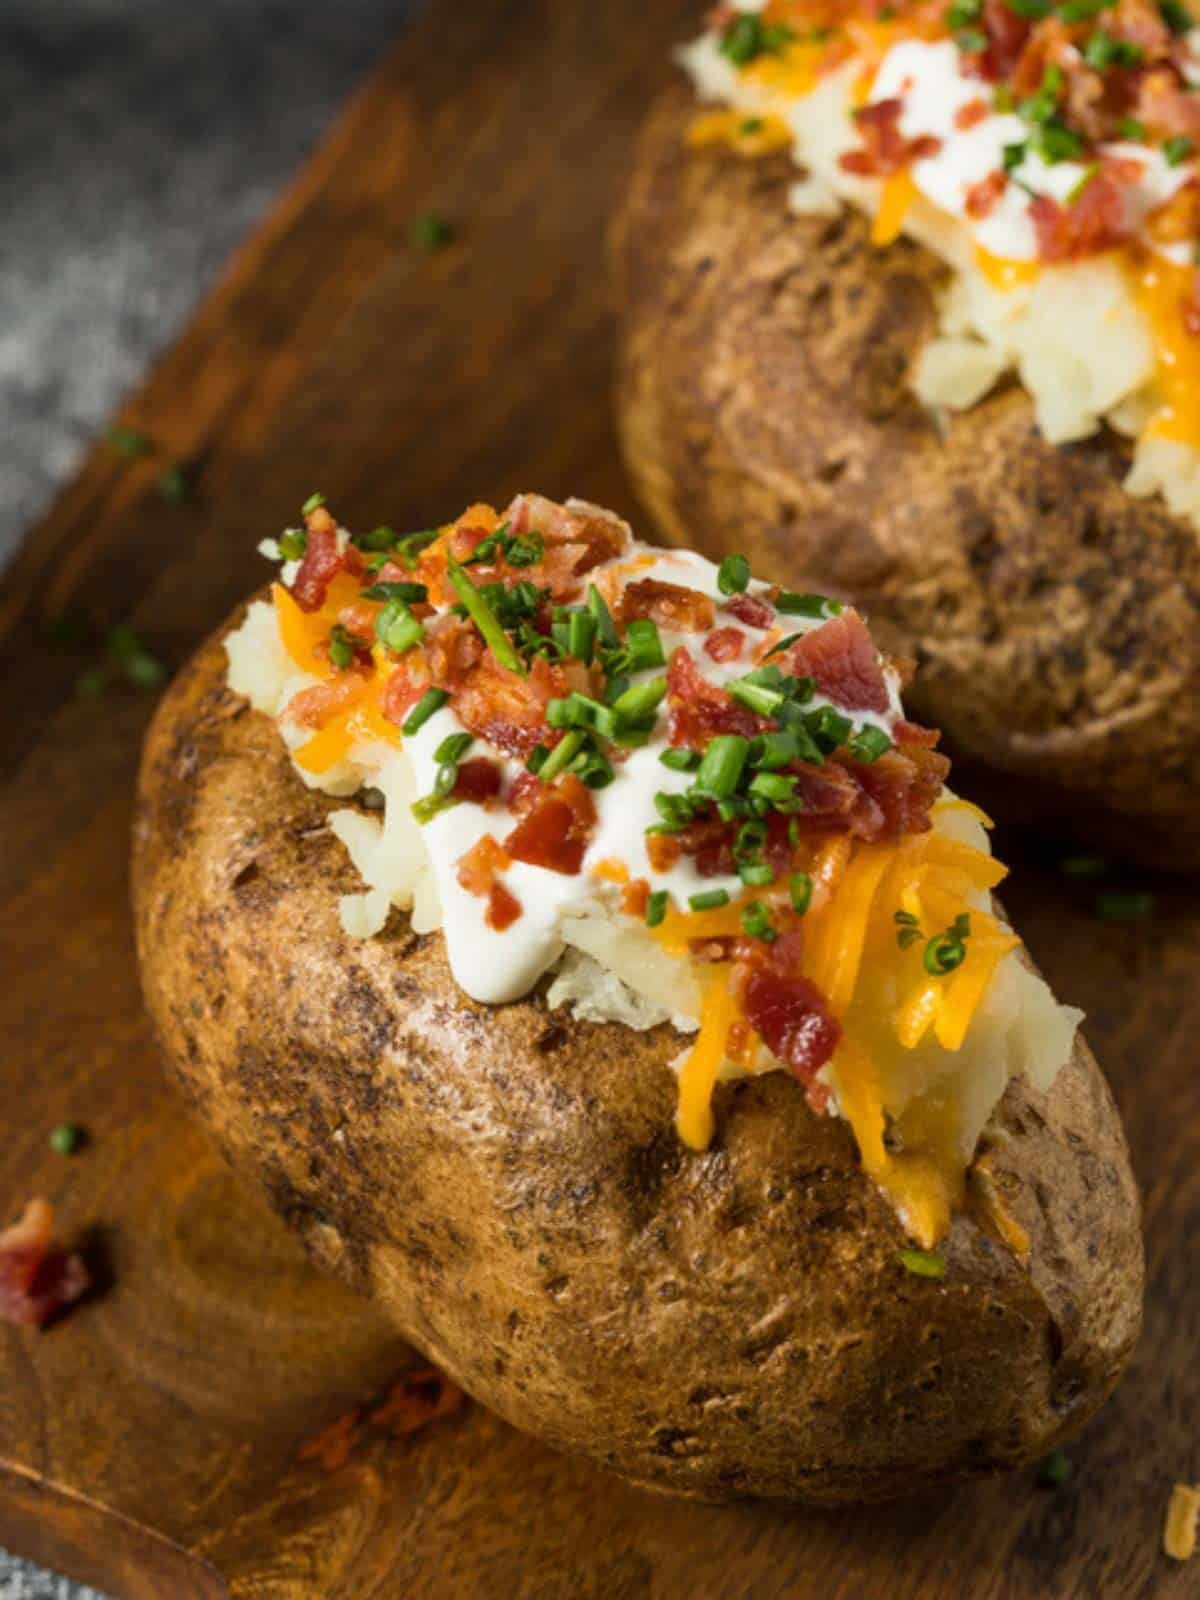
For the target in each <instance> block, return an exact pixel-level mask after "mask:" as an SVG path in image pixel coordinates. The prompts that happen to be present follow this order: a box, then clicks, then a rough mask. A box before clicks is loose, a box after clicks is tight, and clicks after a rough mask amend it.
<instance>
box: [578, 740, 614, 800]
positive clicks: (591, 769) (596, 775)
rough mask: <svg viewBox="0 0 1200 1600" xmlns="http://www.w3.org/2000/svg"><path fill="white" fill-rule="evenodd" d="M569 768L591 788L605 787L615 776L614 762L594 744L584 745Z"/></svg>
mask: <svg viewBox="0 0 1200 1600" xmlns="http://www.w3.org/2000/svg"><path fill="white" fill-rule="evenodd" d="M567 770H568V771H569V772H573V773H574V774H575V776H576V777H577V778H579V779H580V781H581V782H583V783H585V784H586V785H587V786H588V788H589V789H605V788H607V787H608V785H609V784H610V783H611V782H612V781H613V778H614V776H615V774H614V772H613V768H612V762H611V761H609V759H608V757H607V756H606V755H604V754H603V753H602V752H601V751H599V750H597V749H596V748H595V746H593V745H584V747H583V749H582V750H581V751H580V752H579V754H578V755H577V756H576V757H575V759H574V761H572V762H571V765H570V766H569V767H568V769H567Z"/></svg>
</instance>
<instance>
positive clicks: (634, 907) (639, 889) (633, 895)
mask: <svg viewBox="0 0 1200 1600" xmlns="http://www.w3.org/2000/svg"><path fill="white" fill-rule="evenodd" d="M650 837H651V838H656V837H662V836H661V835H655V834H651V836H650ZM649 901H650V885H649V884H648V883H647V882H646V880H645V878H634V879H633V881H632V882H630V883H627V884H626V885H625V888H624V890H623V891H622V893H621V910H622V911H623V912H624V913H625V915H626V916H627V917H638V918H641V917H644V916H645V915H646V907H647V905H648V904H649Z"/></svg>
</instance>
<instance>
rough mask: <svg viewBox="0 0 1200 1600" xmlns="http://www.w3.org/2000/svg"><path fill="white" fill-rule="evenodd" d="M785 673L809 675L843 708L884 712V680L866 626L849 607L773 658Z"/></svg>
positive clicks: (886, 705)
mask: <svg viewBox="0 0 1200 1600" xmlns="http://www.w3.org/2000/svg"><path fill="white" fill-rule="evenodd" d="M776 659H777V660H778V661H779V664H780V666H781V667H782V668H783V670H784V671H785V672H790V673H795V674H796V675H797V676H798V677H809V678H812V679H813V681H814V682H815V683H816V686H817V688H818V689H819V690H820V692H821V693H822V694H823V695H825V696H827V697H828V698H829V699H830V700H832V701H833V703H834V704H835V705H837V706H841V707H842V709H843V710H845V711H886V710H887V709H888V693H887V683H886V681H885V679H884V676H883V668H882V666H881V665H880V661H879V652H878V651H877V650H876V649H875V644H874V641H873V640H872V638H871V635H870V634H869V633H868V632H867V625H866V623H865V622H864V621H863V619H862V618H861V617H860V616H859V614H858V612H857V611H855V610H854V609H853V608H852V607H847V609H846V610H845V611H843V612H841V613H840V614H839V615H838V616H836V617H832V618H831V619H830V620H829V621H828V622H826V623H824V624H823V625H822V626H821V627H819V628H814V629H813V631H812V632H811V633H806V634H805V635H804V637H803V638H801V639H798V640H797V641H796V643H795V644H794V645H792V646H790V647H789V649H788V650H787V651H785V652H784V654H783V655H781V656H778V657H776Z"/></svg>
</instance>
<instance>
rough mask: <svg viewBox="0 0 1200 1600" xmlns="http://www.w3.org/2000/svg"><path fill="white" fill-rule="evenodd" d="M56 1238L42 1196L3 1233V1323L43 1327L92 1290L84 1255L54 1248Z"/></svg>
mask: <svg viewBox="0 0 1200 1600" xmlns="http://www.w3.org/2000/svg"><path fill="white" fill-rule="evenodd" d="M53 1236H54V1207H53V1206H52V1205H50V1203H49V1202H48V1201H46V1200H40V1199H37V1200H31V1201H30V1202H29V1203H28V1205H27V1206H26V1207H25V1210H24V1212H23V1213H22V1215H21V1218H20V1220H19V1221H18V1222H14V1223H13V1225H12V1227H11V1228H6V1229H5V1230H4V1231H3V1232H0V1322H11V1323H13V1324H14V1325H15V1326H17V1327H19V1328H44V1327H45V1326H46V1325H47V1324H48V1323H50V1322H52V1321H53V1320H54V1318H55V1317H57V1316H58V1315H59V1314H60V1313H61V1312H63V1311H65V1310H66V1308H67V1307H68V1306H70V1305H73V1304H74V1303H75V1301H76V1300H78V1299H80V1298H81V1296H83V1295H84V1294H86V1293H87V1291H88V1290H89V1289H90V1288H91V1286H92V1279H91V1274H90V1273H89V1272H88V1269H87V1265H86V1263H85V1262H84V1260H83V1257H82V1256H80V1255H77V1254H68V1253H67V1252H66V1251H65V1250H55V1249H54V1248H53V1242H52V1241H53Z"/></svg>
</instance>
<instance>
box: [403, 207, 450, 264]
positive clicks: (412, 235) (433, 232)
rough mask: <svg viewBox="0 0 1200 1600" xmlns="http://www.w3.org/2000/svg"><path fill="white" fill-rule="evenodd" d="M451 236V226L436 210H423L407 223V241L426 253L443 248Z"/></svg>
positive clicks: (415, 248) (414, 247) (430, 253)
mask: <svg viewBox="0 0 1200 1600" xmlns="http://www.w3.org/2000/svg"><path fill="white" fill-rule="evenodd" d="M453 238H454V228H453V226H452V225H451V224H450V223H449V222H447V221H446V219H445V217H441V216H439V215H438V213H437V212H436V211H423V212H422V213H421V214H420V215H419V216H416V217H414V218H413V219H412V221H411V222H410V223H409V225H408V240H409V243H410V244H411V245H412V247H413V249H414V250H424V252H425V253H426V255H432V254H433V252H434V251H435V250H442V249H444V248H445V247H446V245H448V244H450V242H451V241H452V240H453Z"/></svg>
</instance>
